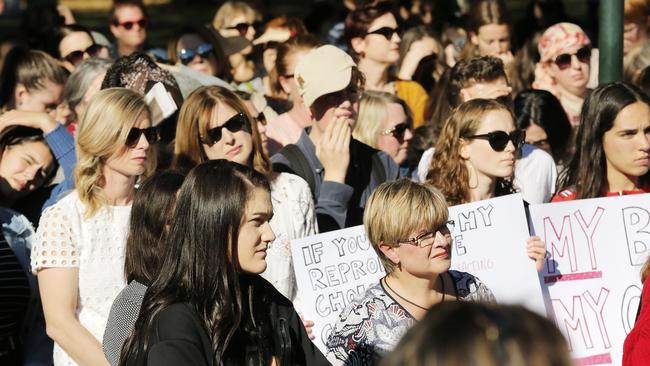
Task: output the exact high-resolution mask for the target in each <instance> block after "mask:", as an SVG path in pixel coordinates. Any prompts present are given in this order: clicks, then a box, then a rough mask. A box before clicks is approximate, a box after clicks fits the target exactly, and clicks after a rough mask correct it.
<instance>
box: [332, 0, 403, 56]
mask: <svg viewBox="0 0 650 366" xmlns="http://www.w3.org/2000/svg"><path fill="white" fill-rule="evenodd" d="M386 13H393V14H395V4H394V3H393V2H391V1H387V0H374V1H367V2H366V3H365V4H363V5H361V6H360V7H358V8H357V9H355V10H353V11H351V12H350V13H349V14H348V16H347V17H346V18H345V33H344V34H343V38H344V39H345V42H346V44H347V46H348V53H349V54H350V55H351V56H352V58H353V59H354V60H355V61H358V60H359V54H357V53H356V52H355V51H354V48H353V47H352V39H353V38H357V37H362V38H363V37H365V36H366V34H367V33H368V28H370V24H371V23H372V22H374V21H375V19H377V18H379V17H380V16H382V15H384V14H386ZM396 18H397V17H396Z"/></svg>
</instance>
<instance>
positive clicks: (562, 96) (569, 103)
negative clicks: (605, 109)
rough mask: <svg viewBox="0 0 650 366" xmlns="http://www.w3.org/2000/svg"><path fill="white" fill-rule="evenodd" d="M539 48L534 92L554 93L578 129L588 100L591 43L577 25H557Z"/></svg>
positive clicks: (541, 42)
mask: <svg viewBox="0 0 650 366" xmlns="http://www.w3.org/2000/svg"><path fill="white" fill-rule="evenodd" d="M537 48H538V49H539V55H540V61H539V62H538V63H537V66H536V69H535V81H534V82H533V88H535V89H544V90H548V91H550V92H551V93H553V94H554V95H555V96H556V97H557V98H558V99H559V100H560V103H562V107H563V108H564V111H565V112H566V114H567V116H568V117H569V122H571V125H572V126H574V127H575V126H577V125H578V124H579V123H580V111H581V109H582V103H583V102H584V99H585V97H586V96H587V83H588V82H589V70H590V61H591V41H590V40H589V37H587V34H586V33H585V32H584V31H583V30H582V29H581V28H580V27H578V26H577V25H575V24H571V23H558V24H555V25H553V26H551V27H549V28H548V29H547V30H546V31H545V32H544V33H543V34H542V36H541V38H540V40H539V43H538V45H537Z"/></svg>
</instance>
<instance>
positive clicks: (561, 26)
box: [537, 23, 591, 62]
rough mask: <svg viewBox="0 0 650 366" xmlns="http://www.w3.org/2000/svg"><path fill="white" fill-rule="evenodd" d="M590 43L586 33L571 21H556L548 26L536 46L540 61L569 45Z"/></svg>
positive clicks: (549, 58)
mask: <svg viewBox="0 0 650 366" xmlns="http://www.w3.org/2000/svg"><path fill="white" fill-rule="evenodd" d="M589 44H591V41H590V40H589V37H587V33H585V32H584V31H583V30H582V28H580V27H579V26H577V25H575V24H572V23H557V24H555V25H553V26H551V27H549V28H548V29H547V30H546V31H545V32H544V34H542V36H541V37H540V39H539V43H538V44H537V48H538V50H539V56H540V61H541V62H546V61H551V60H553V59H555V58H556V57H557V56H558V55H560V54H562V53H564V50H566V49H567V48H569V47H573V46H578V47H581V46H585V45H589Z"/></svg>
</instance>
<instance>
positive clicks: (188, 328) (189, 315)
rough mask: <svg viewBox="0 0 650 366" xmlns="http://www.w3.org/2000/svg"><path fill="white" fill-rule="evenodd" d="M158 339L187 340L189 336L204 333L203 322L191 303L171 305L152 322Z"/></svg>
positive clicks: (161, 311)
mask: <svg viewBox="0 0 650 366" xmlns="http://www.w3.org/2000/svg"><path fill="white" fill-rule="evenodd" d="M152 323H153V326H154V328H155V331H156V335H157V338H158V339H159V340H161V341H164V340H166V339H177V338H186V337H187V336H188V335H191V334H197V333H200V332H201V331H203V327H202V326H201V320H200V318H199V315H198V314H197V313H196V311H195V310H194V309H193V308H192V306H191V305H190V304H189V303H185V302H178V303H174V304H171V305H169V306H167V307H165V308H164V309H162V310H160V312H159V313H158V314H157V315H156V316H155V317H154V318H153V320H152Z"/></svg>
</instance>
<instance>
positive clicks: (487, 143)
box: [427, 99, 546, 271]
mask: <svg viewBox="0 0 650 366" xmlns="http://www.w3.org/2000/svg"><path fill="white" fill-rule="evenodd" d="M525 136H526V133H525V132H524V131H523V130H517V129H515V122H514V117H513V115H512V112H511V111H510V108H508V106H506V105H505V104H502V103H501V102H499V101H497V100H494V99H472V100H469V101H467V102H465V103H463V104H461V105H460V106H458V107H457V108H456V109H455V110H454V111H453V112H452V113H451V115H450V116H449V118H448V119H447V122H446V123H445V125H444V126H443V127H442V131H441V132H440V138H439V139H438V142H437V143H436V146H435V150H434V153H433V158H432V159H431V165H430V166H429V172H428V173H427V183H429V184H431V185H433V186H434V187H436V188H438V189H440V191H442V193H443V194H444V195H445V197H446V198H447V202H448V203H449V204H450V205H452V206H454V205H460V204H463V203H469V202H474V201H481V200H486V199H490V198H493V197H498V196H504V195H507V194H510V193H515V189H514V187H513V184H512V181H513V178H514V166H515V159H516V157H517V156H516V155H517V153H518V150H519V148H521V145H522V144H523V142H524V139H525ZM527 253H528V256H529V257H530V258H531V259H533V260H535V262H536V263H535V264H536V268H537V270H538V271H539V270H541V269H542V268H543V266H544V256H545V255H546V245H545V243H544V242H543V241H542V240H541V239H540V238H539V237H537V236H532V237H530V238H528V241H527Z"/></svg>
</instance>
